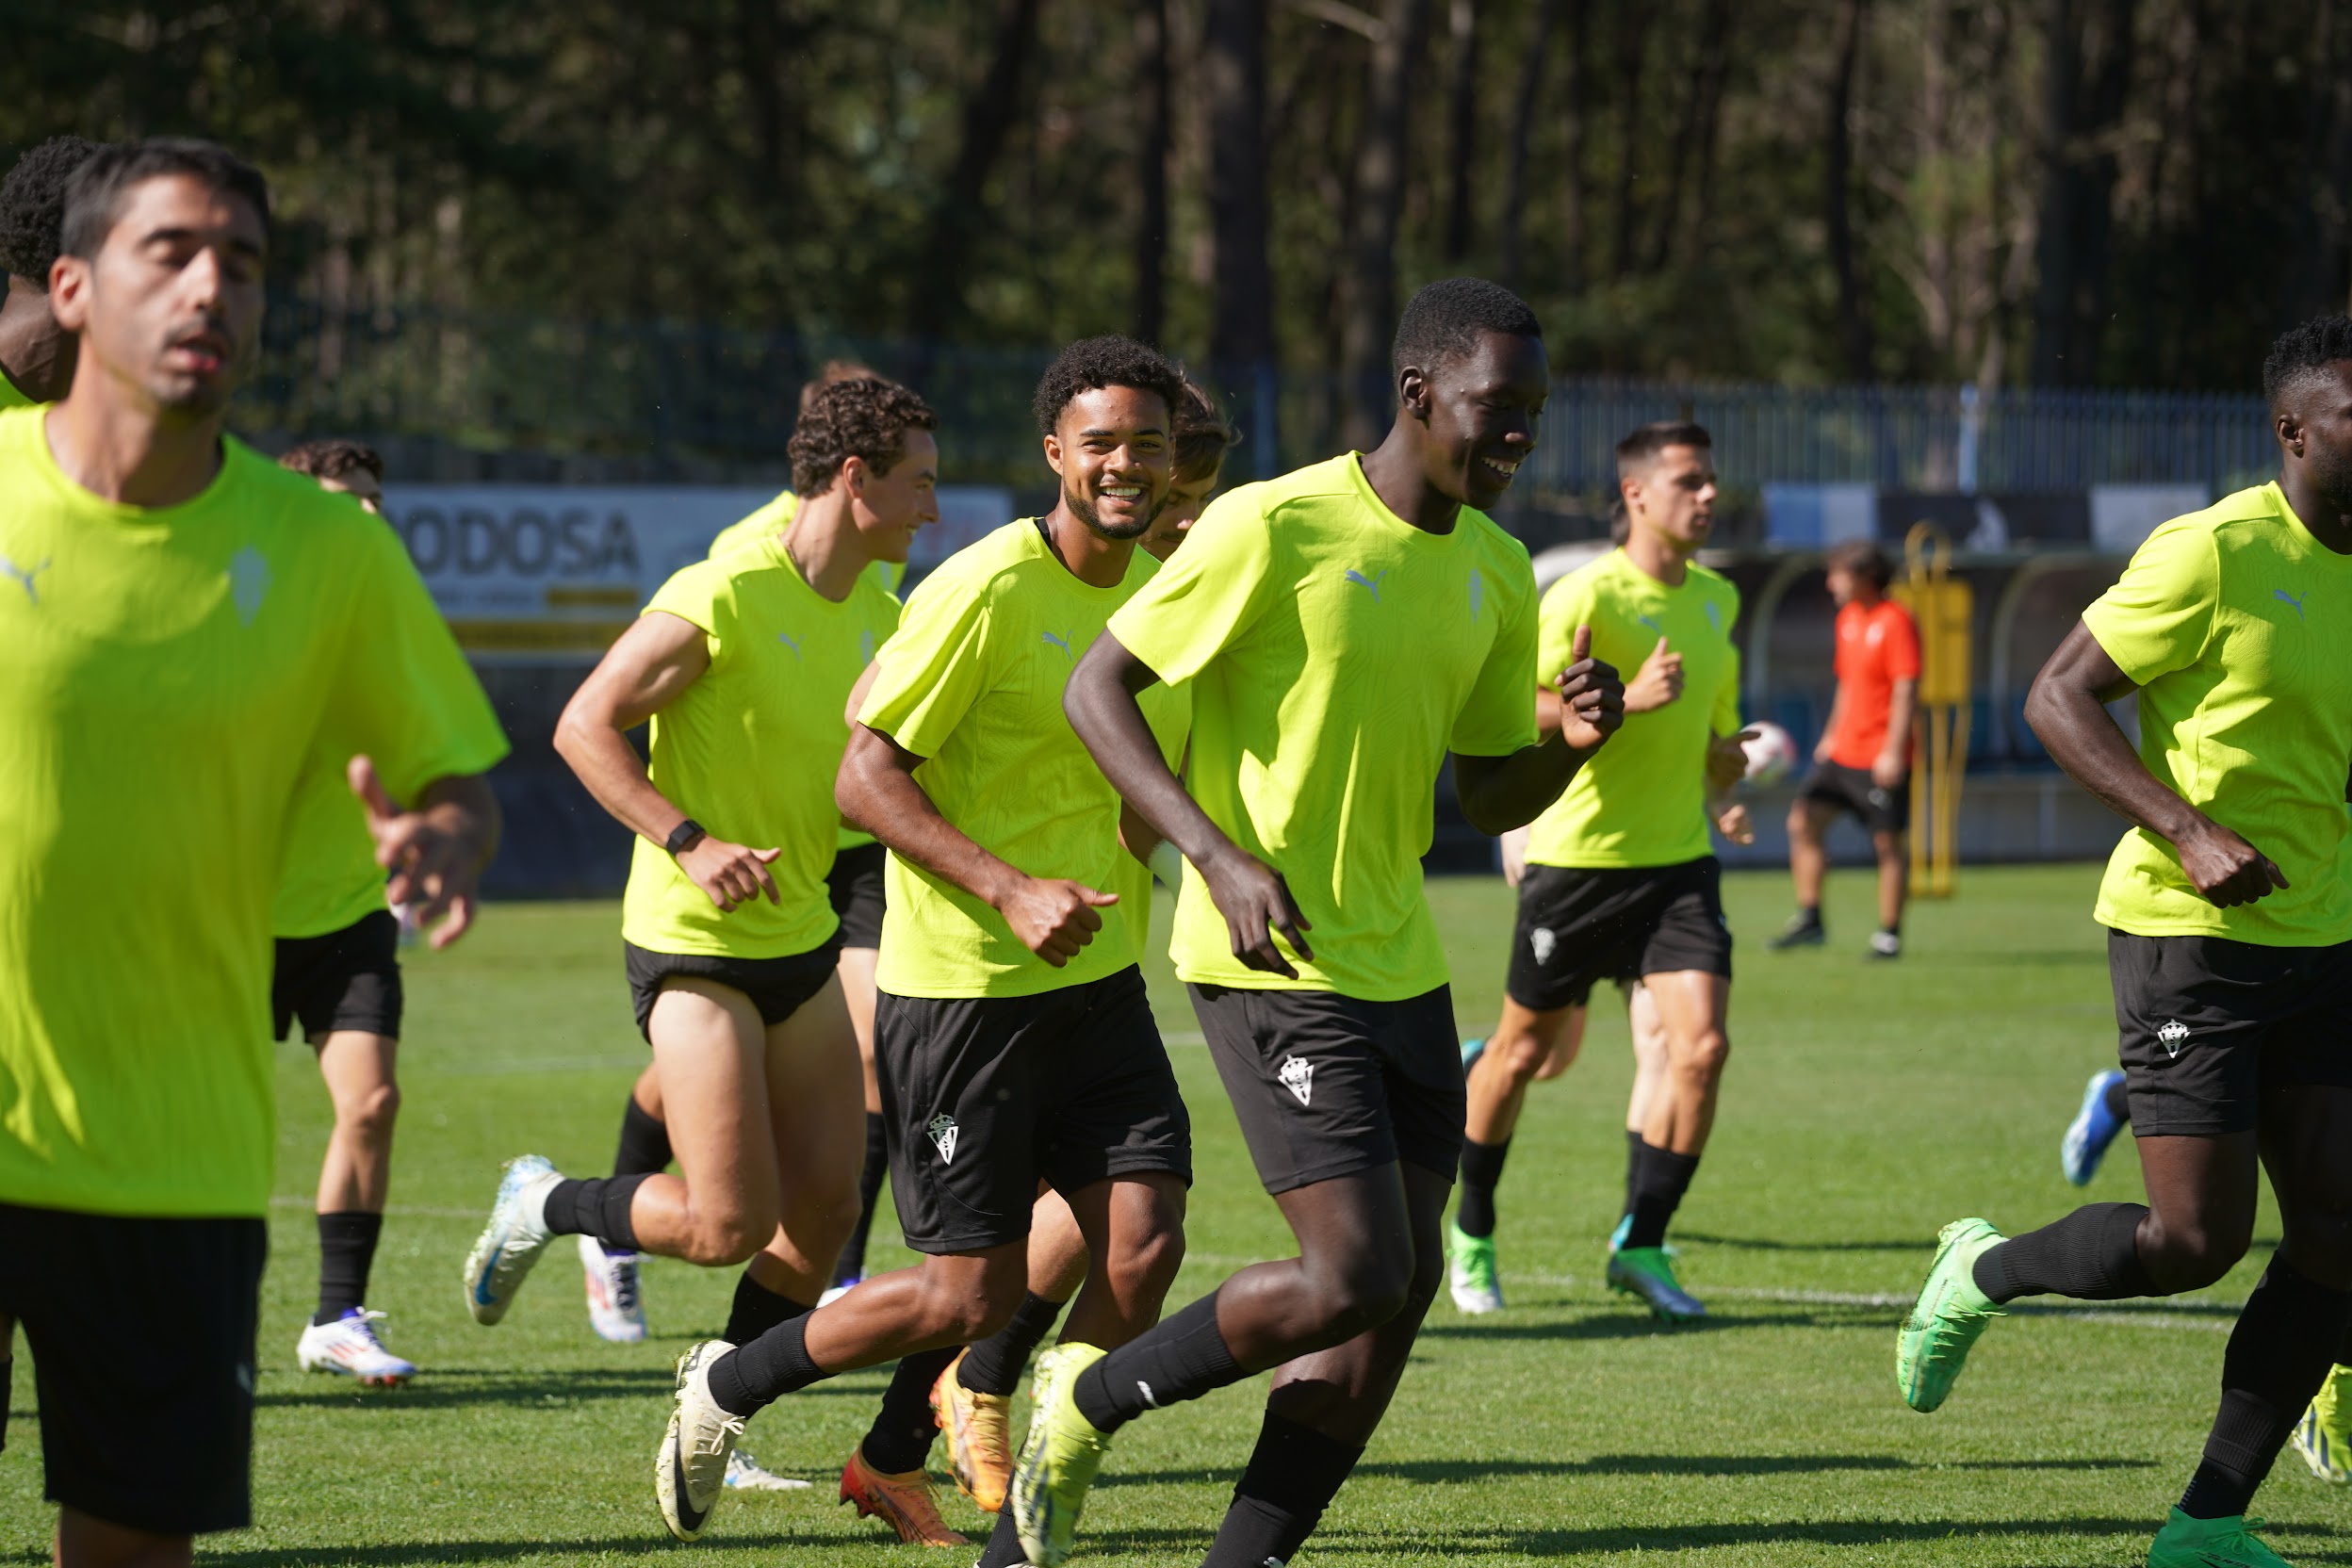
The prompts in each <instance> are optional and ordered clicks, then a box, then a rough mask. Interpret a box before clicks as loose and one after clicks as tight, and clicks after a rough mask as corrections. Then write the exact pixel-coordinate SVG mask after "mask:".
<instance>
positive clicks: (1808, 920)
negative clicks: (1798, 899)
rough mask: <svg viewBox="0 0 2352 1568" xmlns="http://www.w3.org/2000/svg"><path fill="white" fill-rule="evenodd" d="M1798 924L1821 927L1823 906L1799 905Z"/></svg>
mask: <svg viewBox="0 0 2352 1568" xmlns="http://www.w3.org/2000/svg"><path fill="white" fill-rule="evenodd" d="M1797 923H1798V924H1800V925H1819V924H1821V906H1820V905H1818V904H1800V905H1798V906H1797Z"/></svg>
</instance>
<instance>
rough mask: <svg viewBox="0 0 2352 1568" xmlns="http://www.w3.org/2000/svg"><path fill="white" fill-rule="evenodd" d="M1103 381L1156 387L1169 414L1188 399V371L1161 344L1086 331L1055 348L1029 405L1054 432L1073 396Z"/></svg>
mask: <svg viewBox="0 0 2352 1568" xmlns="http://www.w3.org/2000/svg"><path fill="white" fill-rule="evenodd" d="M1102 386H1132V387H1134V388H1135V390H1137V391H1139V392H1157V393H1158V394H1159V395H1160V399H1161V400H1162V401H1164V402H1166V403H1167V404H1168V417H1169V418H1170V419H1174V418H1176V417H1177V413H1178V410H1180V409H1182V408H1183V407H1184V371H1182V370H1180V369H1178V368H1176V362H1175V361H1174V360H1172V359H1170V358H1168V356H1167V355H1166V354H1164V353H1162V352H1160V351H1159V350H1157V349H1155V348H1152V346H1151V345H1150V344H1148V343H1138V342H1136V341H1135V339H1134V338H1132V337H1120V336H1119V335H1117V334H1110V335H1104V336H1102V337H1082V338H1080V339H1079V340H1078V341H1077V342H1075V343H1072V344H1071V345H1070V347H1069V348H1067V349H1064V350H1063V351H1061V352H1060V353H1058V354H1055V355H1054V363H1053V364H1051V365H1049V366H1047V367H1046V368H1045V374H1044V375H1043V376H1042V377H1040V378H1039V379H1038V382H1037V397H1036V398H1035V399H1033V400H1031V402H1030V405H1029V406H1030V409H1031V411H1032V412H1034V413H1035V414H1036V415H1037V433H1038V434H1039V435H1051V434H1053V433H1054V425H1055V424H1056V423H1058V422H1059V421H1060V419H1061V417H1062V410H1064V409H1066V408H1068V407H1069V406H1070V401H1071V400H1073V399H1075V398H1076V397H1077V396H1078V395H1079V394H1080V393H1083V392H1091V391H1093V390H1095V389H1096V388H1097V387H1102ZM1171 434H1172V433H1171Z"/></svg>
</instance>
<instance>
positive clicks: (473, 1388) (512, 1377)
mask: <svg viewBox="0 0 2352 1568" xmlns="http://www.w3.org/2000/svg"><path fill="white" fill-rule="evenodd" d="M677 1387H678V1377H677V1374H675V1373H673V1372H671V1371H669V1370H667V1369H666V1368H662V1367H653V1366H645V1367H615V1366H605V1367H581V1368H580V1369H578V1370H576V1371H569V1372H547V1371H539V1372H515V1371H511V1370H498V1371H493V1370H491V1369H489V1368H486V1367H463V1366H459V1367H448V1366H436V1367H433V1369H432V1370H431V1371H430V1372H428V1373H427V1374H425V1375H424V1376H423V1377H421V1378H419V1379H418V1380H417V1381H416V1382H413V1383H410V1384H409V1385H407V1386H406V1387H404V1388H387V1389H361V1388H357V1387H354V1386H353V1385H352V1384H351V1383H348V1382H344V1381H341V1380H337V1381H335V1383H333V1384H327V1385H322V1386H318V1387H307V1386H306V1387H303V1388H301V1389H298V1390H289V1391H286V1392H278V1391H276V1390H271V1389H267V1388H265V1390H264V1392H263V1393H261V1394H260V1395H258V1396H256V1397H255V1398H254V1400H253V1403H254V1404H255V1405H256V1406H259V1407H260V1408H262V1409H265V1410H267V1409H271V1408H275V1409H280V1410H302V1409H320V1408H325V1407H328V1406H333V1407H335V1408H336V1409H339V1410H349V1409H351V1407H352V1406H354V1405H356V1406H360V1407H362V1408H370V1409H381V1410H449V1409H459V1408H463V1407H466V1406H468V1405H515V1406H521V1407H525V1408H528V1407H529V1406H531V1405H533V1404H539V1403H553V1404H573V1403H578V1402H580V1401H582V1400H592V1399H660V1400H663V1401H666V1400H667V1399H668V1398H669V1397H670V1395H671V1394H672V1392H673V1391H674V1390H676V1388H677ZM812 1395H813V1396H816V1397H834V1398H854V1399H871V1398H873V1397H874V1386H873V1383H872V1380H865V1381H863V1382H861V1383H859V1384H856V1385H848V1384H842V1383H835V1382H825V1383H818V1384H816V1385H815V1386H814V1387H811V1388H806V1389H803V1390H801V1391H800V1392H799V1393H798V1394H795V1395H793V1396H792V1397H793V1398H795V1399H800V1398H807V1397H810V1396H812Z"/></svg>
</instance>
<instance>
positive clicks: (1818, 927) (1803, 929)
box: [1765, 909, 1829, 953]
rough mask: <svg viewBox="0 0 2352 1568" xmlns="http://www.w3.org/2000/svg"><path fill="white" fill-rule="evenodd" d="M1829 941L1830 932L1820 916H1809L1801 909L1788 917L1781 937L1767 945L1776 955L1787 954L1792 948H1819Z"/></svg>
mask: <svg viewBox="0 0 2352 1568" xmlns="http://www.w3.org/2000/svg"><path fill="white" fill-rule="evenodd" d="M1827 940H1829V932H1828V931H1827V930H1826V929H1825V928H1824V927H1823V926H1822V924H1821V917H1820V916H1819V915H1808V914H1806V913H1805V911H1804V910H1802V909H1800V910H1798V911H1797V912H1796V913H1795V914H1793V915H1790V916H1789V923H1788V924H1786V925H1784V926H1782V927H1781V928H1780V935H1779V936H1777V937H1774V938H1773V939H1772V940H1771V941H1770V942H1767V943H1766V944H1765V945H1766V946H1768V947H1770V948H1771V949H1772V951H1773V952H1775V953H1786V952H1788V951H1789V949H1790V948H1792V947H1819V946H1821V944H1822V943H1823V942H1825V941H1827Z"/></svg>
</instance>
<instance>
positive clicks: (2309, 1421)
mask: <svg viewBox="0 0 2352 1568" xmlns="http://www.w3.org/2000/svg"><path fill="white" fill-rule="evenodd" d="M2347 1385H2352V1366H2331V1367H2329V1368H2328V1369H2327V1381H2326V1382H2324V1383H2322V1384H2320V1385H2319V1393H2318V1395H2317V1397H2314V1398H2313V1399H2312V1400H2311V1409H2309V1410H2307V1411H2305V1412H2304V1413H2303V1419H2302V1420H2301V1421H2299V1422H2297V1423H2296V1424H2295V1452H2296V1453H2298V1454H2301V1455H2302V1456H2303V1462H2304V1463H2306V1464H2308V1465H2310V1466H2311V1474H2312V1475H2314V1476H2317V1477H2318V1478H2320V1479H2321V1480H2324V1481H2327V1483H2328V1484H2330V1485H2332V1486H2342V1485H2344V1483H2345V1482H2346V1481H2352V1469H2347V1468H2346V1467H2345V1466H2346V1464H2347V1462H2352V1398H2347V1397H2346V1395H2348V1394H2352V1387H2348V1386H2347Z"/></svg>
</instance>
